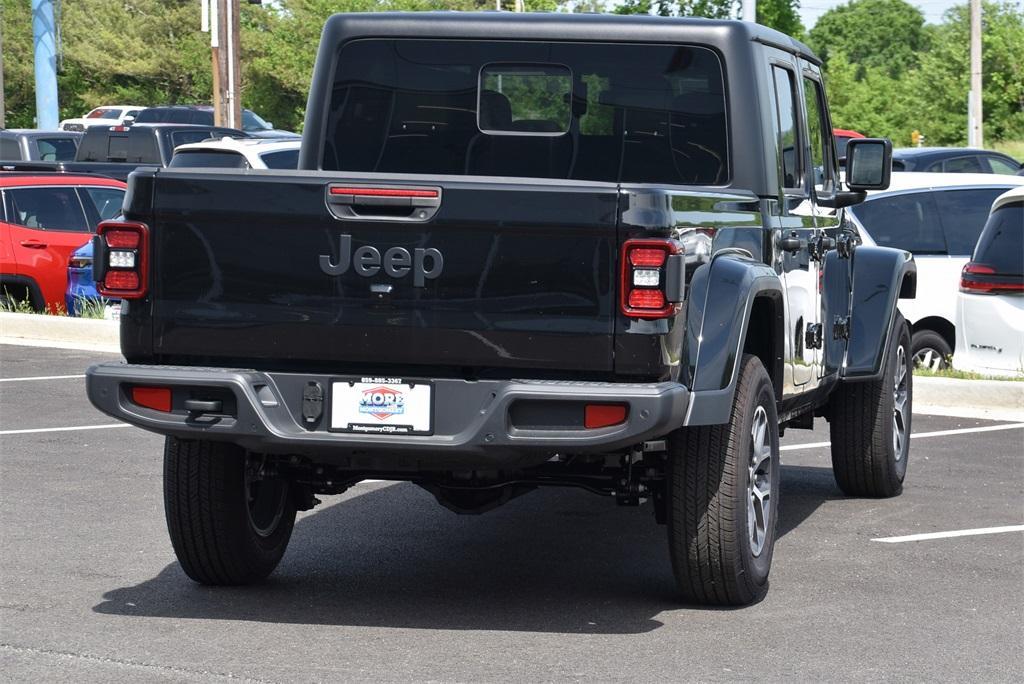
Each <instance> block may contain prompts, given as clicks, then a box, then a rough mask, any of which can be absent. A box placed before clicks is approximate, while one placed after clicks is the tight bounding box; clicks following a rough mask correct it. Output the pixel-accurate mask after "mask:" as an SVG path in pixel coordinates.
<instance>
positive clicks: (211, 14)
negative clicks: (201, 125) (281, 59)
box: [200, 0, 242, 128]
mask: <svg viewBox="0 0 1024 684" xmlns="http://www.w3.org/2000/svg"><path fill="white" fill-rule="evenodd" d="M200 3H201V9H202V12H201V21H202V30H203V31H206V32H209V34H210V61H211V64H212V68H213V121H214V123H215V124H216V125H217V126H227V127H229V128H241V127H242V99H241V96H240V93H239V87H238V82H239V74H240V72H241V63H240V60H239V52H240V49H239V48H240V40H239V35H240V33H241V21H240V18H239V17H240V14H241V8H240V6H239V0H200Z"/></svg>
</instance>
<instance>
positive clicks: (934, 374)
mask: <svg viewBox="0 0 1024 684" xmlns="http://www.w3.org/2000/svg"><path fill="white" fill-rule="evenodd" d="M914 375H916V376H918V377H924V378H953V379H955V380H1006V381H1008V382H1024V377H1016V378H1008V377H1003V376H998V375H982V374H981V373H972V372H971V371H962V370H956V369H955V368H944V369H942V370H937V371H933V370H929V369H927V368H915V369H914Z"/></svg>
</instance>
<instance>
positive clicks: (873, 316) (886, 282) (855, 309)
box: [839, 245, 917, 382]
mask: <svg viewBox="0 0 1024 684" xmlns="http://www.w3.org/2000/svg"><path fill="white" fill-rule="evenodd" d="M851 258H852V260H853V264H852V272H853V278H852V284H851V288H852V293H851V297H850V323H849V339H848V340H847V345H846V362H845V363H844V364H843V366H842V368H840V371H839V377H840V379H842V380H844V381H847V382H857V381H866V382H867V381H872V380H878V379H879V378H880V377H881V376H882V370H883V369H884V368H885V360H886V359H885V355H886V353H887V350H888V349H889V336H890V335H891V334H892V326H893V321H894V320H895V318H896V304H897V300H898V299H900V298H913V297H914V296H915V294H916V290H917V264H916V263H914V256H913V255H912V254H911V253H910V252H905V251H903V250H899V249H892V248H889V247H875V246H866V245H860V246H858V247H857V248H856V249H855V250H854V251H853V255H852V256H851Z"/></svg>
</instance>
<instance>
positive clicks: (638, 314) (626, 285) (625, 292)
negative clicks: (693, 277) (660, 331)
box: [619, 239, 685, 319]
mask: <svg viewBox="0 0 1024 684" xmlns="http://www.w3.org/2000/svg"><path fill="white" fill-rule="evenodd" d="M682 251H683V250H682V246H681V245H680V244H679V243H678V242H676V241H675V240H663V239H641V240H626V242H625V243H624V244H623V245H622V259H621V263H620V267H621V269H622V290H621V293H620V300H619V306H620V308H621V310H622V313H623V314H624V315H626V316H629V317H630V318H645V319H650V318H666V317H668V316H672V315H674V314H675V313H676V312H677V311H679V302H681V301H682V299H683V286H684V284H683V282H682V279H683V274H684V270H685V269H684V267H683V258H682Z"/></svg>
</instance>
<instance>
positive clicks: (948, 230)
mask: <svg viewBox="0 0 1024 684" xmlns="http://www.w3.org/2000/svg"><path fill="white" fill-rule="evenodd" d="M1007 190H1009V188H978V189H976V190H944V191H942V192H936V193H935V203H936V204H937V205H938V208H939V216H941V217H942V229H943V232H945V234H946V249H947V250H949V254H951V255H954V256H969V255H970V254H971V253H972V252H973V251H974V245H975V244H976V243H977V242H978V236H979V235H981V229H982V228H984V227H985V221H986V220H987V219H988V212H989V209H991V208H992V203H993V202H994V201H995V199H996V197H999V196H1000V195H1002V194H1003V193H1004V192H1006V191H1007Z"/></svg>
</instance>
